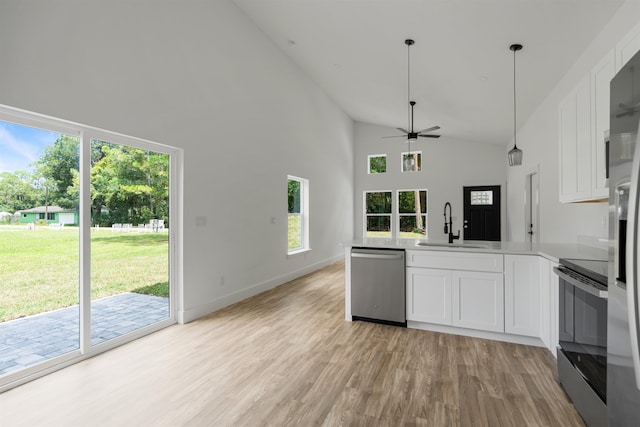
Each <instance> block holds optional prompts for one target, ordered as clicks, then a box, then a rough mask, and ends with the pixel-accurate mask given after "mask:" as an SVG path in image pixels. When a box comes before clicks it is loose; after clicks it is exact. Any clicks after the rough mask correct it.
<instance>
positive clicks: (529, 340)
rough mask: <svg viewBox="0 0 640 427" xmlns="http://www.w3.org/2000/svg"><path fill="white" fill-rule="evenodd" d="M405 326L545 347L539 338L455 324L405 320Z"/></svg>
mask: <svg viewBox="0 0 640 427" xmlns="http://www.w3.org/2000/svg"><path fill="white" fill-rule="evenodd" d="M407 328H411V329H422V330H423V331H432V332H442V333H445V334H454V335H463V336H466V337H473V338H484V339H488V340H494V341H503V342H510V343H514V344H524V345H530V346H534V347H545V348H546V346H545V345H544V343H543V342H542V340H541V339H540V338H534V337H525V336H520V335H513V334H505V333H500V332H490V331H480V330H476V329H466V328H459V327H456V326H447V325H436V324H433V323H423V322H414V321H410V320H409V321H407Z"/></svg>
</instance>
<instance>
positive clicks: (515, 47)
mask: <svg viewBox="0 0 640 427" xmlns="http://www.w3.org/2000/svg"><path fill="white" fill-rule="evenodd" d="M521 49H522V45H521V44H512V45H511V46H509V50H511V51H513V148H512V149H511V150H509V153H508V157H509V166H519V165H521V164H522V150H521V149H519V148H518V146H517V145H516V52H517V51H519V50H521Z"/></svg>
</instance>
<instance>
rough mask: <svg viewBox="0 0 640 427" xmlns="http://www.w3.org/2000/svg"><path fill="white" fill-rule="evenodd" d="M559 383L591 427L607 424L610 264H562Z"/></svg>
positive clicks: (571, 261)
mask: <svg viewBox="0 0 640 427" xmlns="http://www.w3.org/2000/svg"><path fill="white" fill-rule="evenodd" d="M560 264H561V265H560V266H558V267H556V268H554V270H555V272H556V274H558V276H559V278H560V281H559V295H558V297H559V299H558V308H559V313H558V319H559V336H558V338H559V347H558V378H559V380H560V383H561V384H562V386H563V388H564V389H565V391H566V392H567V394H568V395H569V397H570V398H571V400H572V401H573V404H574V406H575V407H576V409H577V410H578V412H579V413H580V415H581V416H582V418H583V419H584V420H585V422H586V423H587V424H588V425H590V426H604V425H606V424H607V406H606V403H607V298H608V288H607V272H608V262H607V261H606V260H578V259H561V260H560Z"/></svg>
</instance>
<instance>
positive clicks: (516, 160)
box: [508, 144, 522, 166]
mask: <svg viewBox="0 0 640 427" xmlns="http://www.w3.org/2000/svg"><path fill="white" fill-rule="evenodd" d="M508 155H509V166H520V165H521V164H522V150H521V149H519V148H518V147H516V145H515V144H514V145H513V148H512V149H511V150H509V154H508Z"/></svg>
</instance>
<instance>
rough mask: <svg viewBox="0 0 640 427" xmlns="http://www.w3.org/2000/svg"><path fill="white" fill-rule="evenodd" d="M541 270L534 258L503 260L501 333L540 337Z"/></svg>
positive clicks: (536, 259)
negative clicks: (502, 323) (502, 331)
mask: <svg viewBox="0 0 640 427" xmlns="http://www.w3.org/2000/svg"><path fill="white" fill-rule="evenodd" d="M543 266H544V265H543V261H542V259H541V258H540V257H539V256H537V255H505V256H504V294H505V300H504V311H505V314H504V317H505V322H504V330H505V332H507V333H509V334H515V335H524V336H528V337H540V336H541V329H542V325H541V316H540V314H541V311H542V310H541V306H540V293H541V279H542V278H543V274H542V270H543ZM544 276H546V275H544ZM544 278H545V279H546V277H544Z"/></svg>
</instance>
